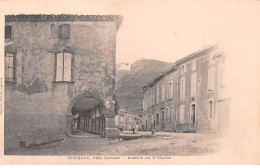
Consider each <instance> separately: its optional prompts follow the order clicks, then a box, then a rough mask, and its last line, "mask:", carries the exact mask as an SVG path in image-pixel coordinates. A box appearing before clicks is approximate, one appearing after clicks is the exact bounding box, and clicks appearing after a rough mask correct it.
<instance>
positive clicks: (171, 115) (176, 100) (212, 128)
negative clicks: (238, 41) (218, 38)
mask: <svg viewBox="0 0 260 168" xmlns="http://www.w3.org/2000/svg"><path fill="white" fill-rule="evenodd" d="M226 66H227V65H226V60H225V57H224V55H223V54H222V53H221V52H220V51H219V49H218V47H217V46H213V47H210V48H207V49H205V50H201V51H198V52H196V53H193V54H191V55H189V56H187V57H185V58H183V59H180V60H178V61H176V62H175V65H174V66H173V67H172V68H171V69H170V70H169V71H167V72H164V73H161V74H160V75H159V76H158V77H156V78H155V79H154V80H153V81H151V82H150V83H149V84H147V85H146V86H144V87H143V90H144V99H143V118H142V122H143V129H144V130H151V129H155V130H156V131H174V132H201V133H215V132H218V131H221V130H223V129H224V128H225V127H227V124H228V111H229V101H230V98H229V96H228V86H227V72H226V69H227V68H226Z"/></svg>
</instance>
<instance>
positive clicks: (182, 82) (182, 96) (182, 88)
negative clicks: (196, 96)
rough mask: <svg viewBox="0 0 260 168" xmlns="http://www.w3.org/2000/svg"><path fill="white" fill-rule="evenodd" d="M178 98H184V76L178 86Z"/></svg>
mask: <svg viewBox="0 0 260 168" xmlns="http://www.w3.org/2000/svg"><path fill="white" fill-rule="evenodd" d="M180 89H181V90H180V98H181V100H184V98H185V77H182V78H181V86H180Z"/></svg>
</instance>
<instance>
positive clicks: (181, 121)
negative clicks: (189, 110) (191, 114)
mask: <svg viewBox="0 0 260 168" xmlns="http://www.w3.org/2000/svg"><path fill="white" fill-rule="evenodd" d="M184 110H185V108H184V105H181V107H180V123H184V118H185V111H184Z"/></svg>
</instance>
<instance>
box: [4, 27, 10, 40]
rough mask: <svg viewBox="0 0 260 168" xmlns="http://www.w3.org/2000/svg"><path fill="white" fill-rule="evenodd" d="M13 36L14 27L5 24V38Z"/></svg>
mask: <svg viewBox="0 0 260 168" xmlns="http://www.w3.org/2000/svg"><path fill="white" fill-rule="evenodd" d="M11 38H12V27H11V26H5V39H6V40H8V39H11Z"/></svg>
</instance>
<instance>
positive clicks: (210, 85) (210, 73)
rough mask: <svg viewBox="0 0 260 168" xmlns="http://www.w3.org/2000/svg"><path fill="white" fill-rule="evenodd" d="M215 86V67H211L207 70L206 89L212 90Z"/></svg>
mask: <svg viewBox="0 0 260 168" xmlns="http://www.w3.org/2000/svg"><path fill="white" fill-rule="evenodd" d="M214 87H215V68H214V67H211V68H210V69H209V70H208V91H213V90H214Z"/></svg>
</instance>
